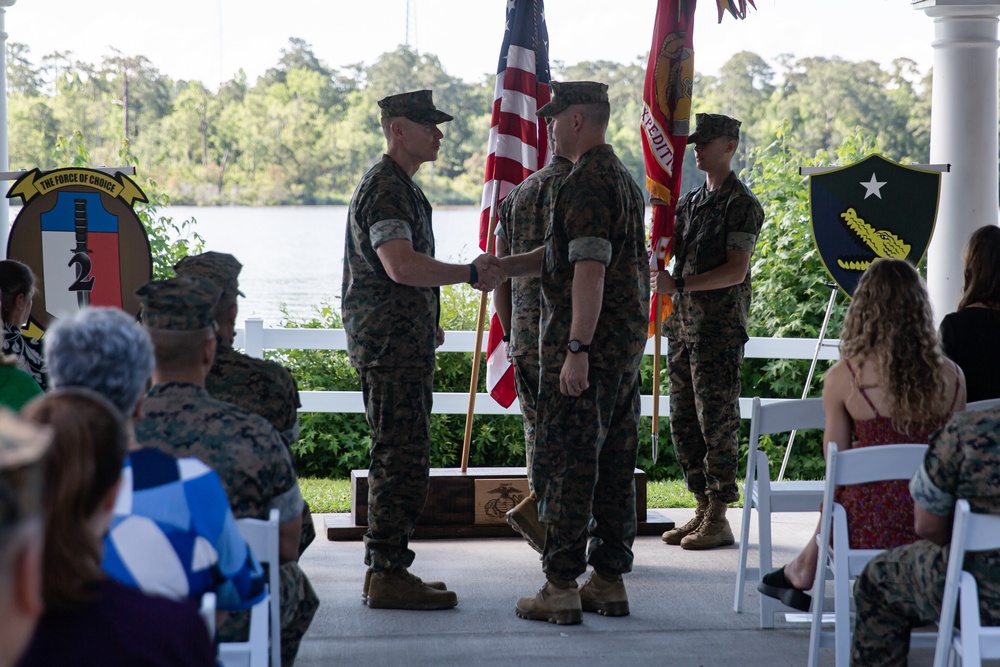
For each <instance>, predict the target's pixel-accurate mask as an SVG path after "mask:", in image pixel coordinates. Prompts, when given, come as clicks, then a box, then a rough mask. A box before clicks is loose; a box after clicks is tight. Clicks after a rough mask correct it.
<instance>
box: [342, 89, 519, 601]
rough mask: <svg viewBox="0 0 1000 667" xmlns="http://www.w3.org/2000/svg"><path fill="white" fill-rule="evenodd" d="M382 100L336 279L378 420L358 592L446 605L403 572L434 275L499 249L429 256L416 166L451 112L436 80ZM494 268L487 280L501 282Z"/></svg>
mask: <svg viewBox="0 0 1000 667" xmlns="http://www.w3.org/2000/svg"><path fill="white" fill-rule="evenodd" d="M379 107H380V108H381V116H382V120H381V124H382V129H383V133H384V134H385V136H386V140H387V150H386V154H385V155H384V156H383V157H382V159H381V160H380V161H379V162H378V163H377V164H376V165H375V166H373V167H372V168H371V169H369V170H368V173H366V174H365V175H364V176H363V177H362V179H361V182H360V183H359V184H358V187H357V188H356V189H355V191H354V195H353V197H352V198H351V204H350V207H349V209H348V224H347V244H346V245H347V247H346V250H345V252H344V279H343V286H342V289H341V295H342V299H341V304H342V314H343V320H344V329H345V331H346V333H347V350H348V354H349V356H350V359H351V364H352V365H353V366H354V368H355V369H356V370H357V371H358V374H359V375H360V376H361V390H362V395H363V398H364V403H365V414H366V417H367V420H368V426H369V428H370V429H371V451H370V453H371V464H370V467H369V472H368V531H367V533H366V534H365V564H367V565H368V566H369V568H370V570H369V574H370V577H369V579H370V582H371V587H370V589H368V588H366V590H365V592H364V593H363V595H362V597H363V599H365V600H366V602H367V604H368V606H369V607H377V608H399V609H443V608H449V607H453V606H455V604H456V603H457V597H456V596H455V594H454V593H453V592H451V591H442V590H437V588H438V587H437V586H432V585H430V584H429V583H428V584H424V583H423V582H421V581H420V579H419V578H417V577H414V576H413V575H410V574H409V572H408V571H407V568H408V567H409V566H410V564H411V563H412V562H413V558H414V553H413V551H412V550H410V548H409V537H410V534H411V533H412V531H413V525H414V522H415V521H416V519H417V517H418V516H419V515H420V512H421V510H422V509H423V506H424V502H425V501H426V499H427V491H428V486H429V476H430V447H431V441H430V416H431V402H432V390H433V385H434V365H435V349H436V348H437V346H438V345H439V344H440V343H441V342H443V340H444V331H443V330H441V328H440V327H439V326H438V320H439V318H440V311H441V308H440V299H439V288H438V287H437V286H435V285H448V284H456V283H462V282H469V283H475V284H478V275H479V272H480V271H486V270H487V269H488V265H489V264H490V259H486V258H491V260H492V263H496V261H497V260H496V258H495V257H491V256H481V257H480V258H478V259H477V260H476V261H477V262H478V263H479V264H478V266H477V264H476V263H473V264H469V265H455V264H445V263H443V262H438V261H437V260H435V259H434V233H433V229H432V227H431V205H430V203H429V202H428V201H427V198H426V197H425V196H424V193H423V192H422V191H421V190H420V188H419V187H418V186H417V184H416V183H414V182H413V175H414V174H415V173H416V171H417V170H418V169H419V168H420V165H421V164H423V163H424V162H431V161H433V160H436V159H437V152H438V149H439V148H440V140H441V139H442V138H443V136H444V135H443V133H442V132H441V130H440V129H438V127H437V125H438V124H440V123H444V122H447V121H450V120H452V117H451V116H449V115H448V114H446V113H443V112H442V111H440V110H438V109H437V108H435V106H434V102H433V97H432V93H431V91H429V90H422V91H416V92H410V93H401V94H399V95H391V96H389V97H386V98H384V99H382V100H380V101H379ZM480 267H481V268H480ZM490 270H491V271H493V269H490ZM495 271H496V273H495V275H492V276H488V277H490V278H494V279H496V280H495V281H491V282H490V284H488V285H485V286H484V288H485V289H492V288H493V287H494V286H495V284H496V282H499V279H498V276H499V269H498V268H497V269H496V270H495ZM366 580H367V579H366ZM435 583H436V584H440V582H435ZM440 586H441V587H442V588H443V584H440Z"/></svg>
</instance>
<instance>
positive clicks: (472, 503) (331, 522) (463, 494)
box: [326, 468, 674, 540]
mask: <svg viewBox="0 0 1000 667" xmlns="http://www.w3.org/2000/svg"><path fill="white" fill-rule="evenodd" d="M501 483H503V484H504V485H506V486H507V487H514V488H515V489H516V490H515V491H506V494H507V495H508V498H504V499H503V500H502V501H498V502H497V503H494V505H493V506H492V507H493V509H494V510H495V511H496V510H499V509H500V508H499V507H497V505H503V506H506V505H508V504H510V501H511V500H512V499H513V496H514V495H520V496H522V497H523V494H526V493H527V475H526V474H525V469H524V468H469V469H468V471H466V472H464V473H463V472H462V471H461V469H459V468H434V469H432V470H431V477H430V491H429V492H428V494H427V502H426V503H425V504H424V509H423V512H421V513H420V516H419V517H418V518H417V524H416V526H415V528H414V531H413V537H415V538H428V537H513V536H516V535H517V533H516V532H514V530H513V529H512V528H511V527H510V526H508V525H507V523H506V521H505V520H503V519H502V518H501V519H500V520H499V521H496V520H495V519H496V518H497V517H493V516H489V520H487V515H490V514H492V513H490V512H487V511H486V509H485V503H486V502H488V501H489V500H491V499H498V498H500V497H502V496H503V494H504V493H505V492H504V491H499V490H498V491H495V492H492V493H491V490H493V489H499V488H500V485H501ZM484 498H485V500H484ZM477 499H478V500H480V501H481V502H482V503H483V507H480V508H477ZM635 501H636V502H635V505H636V506H635V509H636V518H637V519H638V521H639V529H638V532H639V534H640V535H659V534H660V533H662V532H663V531H665V530H670V529H671V528H673V527H674V522H673V521H671V520H670V519H668V518H667V517H665V516H663V515H662V514H661V513H660V512H657V511H655V510H654V511H647V508H646V473H645V472H644V471H642V470H640V469H638V468H636V471H635ZM511 506H513V505H511ZM494 513H495V512H494ZM479 515H482V516H479ZM500 516H501V517H502V516H503V515H502V513H501V514H500ZM367 527H368V471H367V470H353V471H351V513H350V515H348V514H333V515H330V516H329V517H327V519H326V529H327V531H326V532H327V538H328V539H330V540H355V539H359V538H361V537H362V536H364V534H365V531H366V530H367Z"/></svg>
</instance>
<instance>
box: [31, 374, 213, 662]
mask: <svg viewBox="0 0 1000 667" xmlns="http://www.w3.org/2000/svg"><path fill="white" fill-rule="evenodd" d="M23 413H24V417H25V418H26V419H28V420H29V421H32V422H35V423H36V424H47V425H49V426H51V427H52V429H53V432H54V437H53V442H52V452H51V454H50V456H49V458H48V461H47V463H46V465H45V492H44V499H45V500H44V505H45V547H44V549H43V552H42V593H43V599H44V602H45V613H44V614H43V615H42V618H41V620H40V621H39V622H38V627H37V628H36V630H35V636H34V637H33V638H32V641H31V645H30V646H29V647H28V650H27V652H26V653H25V655H24V658H23V659H22V662H21V663H20V664H21V665H25V666H32V667H33V666H35V665H38V666H40V667H41V666H44V667H51V666H52V665H74V666H75V667H80V666H90V665H93V666H95V667H97V666H101V667H103V666H106V665H150V666H152V665H157V666H159V665H164V666H166V665H178V666H180V665H185V666H187V665H204V666H205V667H209V666H211V665H214V664H215V648H214V647H213V645H212V642H211V640H210V639H209V636H208V629H207V628H206V627H205V624H204V622H203V621H202V620H201V617H200V616H199V615H198V607H197V606H196V605H195V604H193V603H192V602H190V601H187V600H185V601H183V602H178V601H174V600H168V599H166V598H162V597H153V596H148V595H146V594H145V593H142V592H141V591H137V590H135V589H132V588H129V587H127V586H123V585H122V584H120V583H118V582H117V581H115V580H113V579H111V578H109V577H108V576H107V575H106V574H105V573H104V572H102V571H101V551H102V549H101V540H102V538H103V536H104V534H105V533H106V532H107V530H108V526H109V524H110V523H111V513H112V508H113V507H114V504H115V497H116V496H117V495H118V488H119V486H120V484H121V470H122V461H123V460H124V458H125V449H126V446H127V444H128V439H127V436H126V432H125V424H124V423H123V421H122V419H121V416H120V415H119V414H118V410H117V409H116V408H115V407H114V406H112V405H111V404H110V403H108V402H107V401H106V400H104V399H103V398H101V397H99V396H97V395H96V394H94V393H93V392H90V391H87V390H83V389H69V390H64V391H58V392H53V393H50V394H47V395H45V396H41V397H40V398H38V399H36V400H34V401H32V402H31V403H29V404H28V405H26V406H25V407H24V410H23Z"/></svg>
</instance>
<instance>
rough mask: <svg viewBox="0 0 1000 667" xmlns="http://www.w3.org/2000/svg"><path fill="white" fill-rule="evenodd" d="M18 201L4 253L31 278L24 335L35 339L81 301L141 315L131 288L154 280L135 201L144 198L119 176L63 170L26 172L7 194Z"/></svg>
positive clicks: (78, 308)
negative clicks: (32, 291) (33, 289)
mask: <svg viewBox="0 0 1000 667" xmlns="http://www.w3.org/2000/svg"><path fill="white" fill-rule="evenodd" d="M7 196H8V198H11V199H13V198H15V197H18V198H20V199H22V200H23V202H24V205H23V206H22V207H21V210H20V212H19V213H18V215H17V218H16V220H15V221H14V224H13V225H12V226H11V230H10V235H9V237H8V240H7V256H8V257H10V258H11V259H16V260H18V261H21V262H23V263H25V264H27V265H28V266H29V267H31V270H32V271H33V272H34V273H35V276H36V277H37V282H36V284H35V286H36V290H37V293H36V296H35V299H34V303H33V305H32V309H31V315H30V319H29V326H28V327H27V329H26V330H25V333H26V334H27V335H28V336H30V337H32V338H39V337H41V336H42V334H43V333H44V332H45V330H46V329H48V327H49V325H50V323H51V322H52V321H53V320H57V319H60V318H64V317H69V316H71V315H72V314H73V313H75V312H77V311H78V310H80V309H81V308H84V307H86V306H110V307H113V308H121V309H122V310H124V311H126V312H128V313H130V314H132V315H138V313H139V307H140V304H139V300H138V298H137V297H136V296H135V294H134V291H135V290H136V288H138V287H139V286H140V285H142V284H143V283H145V282H146V281H148V280H149V279H150V278H151V277H152V269H153V264H152V256H151V253H150V248H149V240H148V238H147V236H146V230H145V228H144V227H143V226H142V222H141V221H140V220H139V217H138V215H137V214H136V212H135V210H134V208H133V206H134V204H135V202H136V201H146V196H145V195H144V194H143V192H142V190H140V189H139V187H138V186H137V185H136V184H135V182H133V181H132V180H131V179H130V178H128V176H125V175H124V174H120V173H118V174H107V173H104V172H101V171H97V170H94V169H85V168H67V169H57V170H54V171H49V172H42V171H39V170H37V169H33V170H31V171H29V172H25V173H24V175H22V176H21V177H20V178H19V179H18V180H17V182H16V183H14V185H13V186H12V187H11V189H10V191H9V192H8V193H7Z"/></svg>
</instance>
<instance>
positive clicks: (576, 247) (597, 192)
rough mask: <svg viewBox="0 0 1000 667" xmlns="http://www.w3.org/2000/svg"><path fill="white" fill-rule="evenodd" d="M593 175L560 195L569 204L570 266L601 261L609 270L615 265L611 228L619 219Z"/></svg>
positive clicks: (567, 211)
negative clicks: (582, 261)
mask: <svg viewBox="0 0 1000 667" xmlns="http://www.w3.org/2000/svg"><path fill="white" fill-rule="evenodd" d="M594 181H595V179H594V177H593V175H592V174H590V173H585V174H582V175H581V177H579V178H578V180H577V181H575V182H574V184H573V185H574V187H572V188H570V189H564V190H563V191H561V192H560V198H562V196H563V195H564V194H565V195H568V196H566V197H565V199H563V201H565V203H566V209H565V215H564V219H565V225H566V232H567V235H568V236H569V254H568V258H569V261H570V262H573V263H576V262H579V261H581V260H594V261H598V262H600V263H602V264H604V265H605V266H607V265H608V264H609V263H610V262H611V255H612V245H611V229H610V227H611V224H612V221H613V220H614V219H615V216H614V215H613V214H612V211H611V209H610V207H609V205H608V201H607V199H608V198H607V197H604V196H602V193H603V189H602V188H601V184H600V183H599V182H594Z"/></svg>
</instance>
